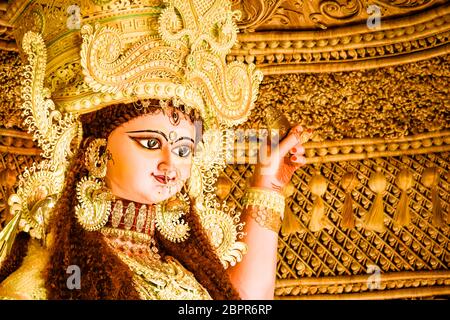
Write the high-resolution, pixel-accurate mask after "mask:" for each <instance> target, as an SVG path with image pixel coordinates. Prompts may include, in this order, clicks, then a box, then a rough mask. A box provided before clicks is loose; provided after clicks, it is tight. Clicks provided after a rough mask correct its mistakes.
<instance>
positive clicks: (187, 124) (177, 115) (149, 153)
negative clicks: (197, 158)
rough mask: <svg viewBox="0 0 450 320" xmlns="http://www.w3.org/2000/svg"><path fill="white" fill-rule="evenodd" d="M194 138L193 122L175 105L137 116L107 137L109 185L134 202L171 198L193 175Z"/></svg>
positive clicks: (112, 189)
mask: <svg viewBox="0 0 450 320" xmlns="http://www.w3.org/2000/svg"><path fill="white" fill-rule="evenodd" d="M194 141H195V126H194V124H193V123H192V122H191V121H190V120H189V119H188V117H186V116H185V115H184V114H183V113H181V112H180V111H178V110H176V109H174V108H167V109H164V111H162V110H161V111H159V112H156V113H152V114H145V115H142V116H139V117H136V118H134V119H132V120H130V121H128V122H126V123H124V124H122V125H121V126H119V127H117V128H116V129H114V130H113V131H112V132H111V134H110V135H109V137H108V145H107V150H108V151H109V153H110V156H109V160H108V164H107V171H106V177H105V182H106V185H107V186H108V188H109V189H110V190H111V192H112V194H113V195H115V196H117V197H119V198H122V199H127V200H130V201H134V202H139V203H144V204H155V203H158V202H161V201H164V200H166V199H169V198H170V197H172V196H173V195H175V194H176V193H177V192H178V191H180V189H181V188H182V186H183V184H184V183H185V181H186V180H187V179H188V178H189V176H190V172H191V164H192V157H193V152H194Z"/></svg>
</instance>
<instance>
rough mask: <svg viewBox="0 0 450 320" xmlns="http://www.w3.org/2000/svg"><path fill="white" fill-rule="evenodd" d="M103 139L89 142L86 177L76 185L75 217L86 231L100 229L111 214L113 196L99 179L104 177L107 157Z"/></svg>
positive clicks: (86, 157)
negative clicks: (76, 203) (87, 172)
mask: <svg viewBox="0 0 450 320" xmlns="http://www.w3.org/2000/svg"><path fill="white" fill-rule="evenodd" d="M102 148H106V140H105V139H95V140H93V141H91V143H90V144H89V146H88V148H87V150H86V156H85V166H86V168H87V169H88V171H89V176H88V177H83V178H82V179H81V180H80V181H79V182H78V183H77V188H76V191H77V199H78V205H77V206H76V207H75V215H76V217H77V220H78V222H79V223H80V224H81V226H82V227H83V228H84V229H86V230H88V231H96V230H99V229H101V228H102V227H103V226H105V224H106V223H107V222H108V218H109V215H110V213H111V201H112V199H113V196H112V194H111V192H110V191H109V190H108V189H107V188H106V186H105V184H104V182H103V181H102V180H101V178H103V177H105V175H106V163H107V162H108V156H107V152H106V150H101V149H102Z"/></svg>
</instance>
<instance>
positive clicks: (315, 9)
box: [233, 0, 446, 32]
mask: <svg viewBox="0 0 450 320" xmlns="http://www.w3.org/2000/svg"><path fill="white" fill-rule="evenodd" d="M445 2H446V1H445V0H416V1H409V0H395V1H388V0H372V1H366V0H350V1H339V0H313V1H302V0H272V1H266V0H234V1H233V4H234V8H236V9H239V10H241V11H242V12H243V17H242V19H241V22H240V24H239V27H240V28H241V29H242V30H244V31H245V32H253V31H274V30H294V29H296V30H313V29H328V28H330V27H337V26H346V25H349V24H357V23H364V22H366V21H367V19H368V18H369V17H370V16H371V14H373V11H372V10H370V6H374V5H376V6H377V7H378V8H379V14H380V16H381V19H387V18H395V17H398V16H402V15H403V16H404V15H410V14H412V13H415V12H418V11H421V10H424V9H427V8H430V7H432V6H434V5H437V4H443V3H445Z"/></svg>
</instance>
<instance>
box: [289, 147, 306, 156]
mask: <svg viewBox="0 0 450 320" xmlns="http://www.w3.org/2000/svg"><path fill="white" fill-rule="evenodd" d="M289 153H291V154H295V155H300V156H301V155H304V154H305V147H303V146H302V145H297V146H295V147H294V148H292V149H291V150H289Z"/></svg>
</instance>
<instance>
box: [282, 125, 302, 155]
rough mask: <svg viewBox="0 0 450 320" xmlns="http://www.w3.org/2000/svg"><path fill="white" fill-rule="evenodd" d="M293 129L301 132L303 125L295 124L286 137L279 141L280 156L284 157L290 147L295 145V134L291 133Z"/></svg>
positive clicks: (296, 142) (296, 141) (296, 140)
mask: <svg viewBox="0 0 450 320" xmlns="http://www.w3.org/2000/svg"><path fill="white" fill-rule="evenodd" d="M294 130H296V131H298V132H302V131H303V127H302V126H301V125H297V126H295V127H293V128H291V130H290V131H289V134H288V135H287V137H286V138H284V139H283V140H282V141H281V143H280V146H279V153H280V157H284V156H285V155H286V154H287V153H288V152H289V150H290V149H292V148H294V147H295V146H297V144H298V139H297V137H296V136H295V134H294V133H293V131H294Z"/></svg>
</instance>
